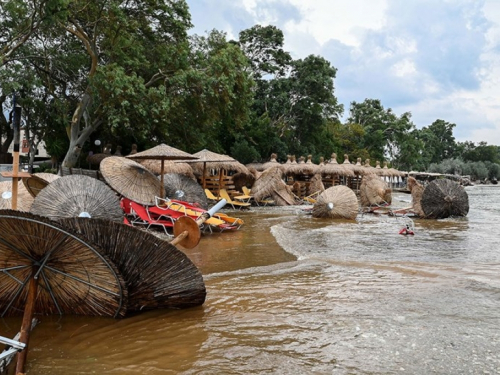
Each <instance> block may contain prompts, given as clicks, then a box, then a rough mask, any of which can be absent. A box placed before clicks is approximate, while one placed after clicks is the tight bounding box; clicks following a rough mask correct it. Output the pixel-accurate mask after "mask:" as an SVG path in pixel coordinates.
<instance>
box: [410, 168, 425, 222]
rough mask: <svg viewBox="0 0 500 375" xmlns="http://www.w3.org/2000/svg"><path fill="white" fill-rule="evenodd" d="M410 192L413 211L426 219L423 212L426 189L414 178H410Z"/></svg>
mask: <svg viewBox="0 0 500 375" xmlns="http://www.w3.org/2000/svg"><path fill="white" fill-rule="evenodd" d="M408 190H410V193H411V200H412V209H413V212H415V214H416V215H417V216H419V217H424V216H425V214H424V210H422V205H421V201H422V194H423V193H424V187H423V186H422V184H420V183H419V182H418V181H417V180H416V179H415V178H414V177H409V178H408Z"/></svg>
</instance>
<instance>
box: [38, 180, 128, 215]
mask: <svg viewBox="0 0 500 375" xmlns="http://www.w3.org/2000/svg"><path fill="white" fill-rule="evenodd" d="M30 211H31V213H33V214H35V215H40V216H47V217H49V218H51V219H53V220H57V219H61V218H66V217H87V218H89V217H91V218H96V219H97V218H101V219H108V220H114V221H118V222H121V221H122V220H123V210H122V209H121V207H120V200H119V199H118V196H117V195H116V194H115V192H114V191H113V190H111V189H110V188H109V187H108V186H107V185H106V184H105V183H104V182H102V181H99V180H97V179H95V178H92V177H89V176H85V175H69V176H64V177H61V178H59V179H57V180H55V181H54V182H52V183H50V184H49V185H48V186H47V187H46V188H45V189H43V190H42V191H41V192H40V193H39V194H38V195H37V196H36V198H35V201H34V202H33V204H32V206H31V210H30Z"/></svg>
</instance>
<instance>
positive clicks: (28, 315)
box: [16, 267, 38, 374]
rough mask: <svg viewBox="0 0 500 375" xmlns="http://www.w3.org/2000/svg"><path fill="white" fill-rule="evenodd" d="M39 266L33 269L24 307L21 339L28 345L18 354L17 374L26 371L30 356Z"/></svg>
mask: <svg viewBox="0 0 500 375" xmlns="http://www.w3.org/2000/svg"><path fill="white" fill-rule="evenodd" d="M36 270H37V267H34V268H33V270H32V271H31V272H32V274H31V279H30V282H29V289H28V300H27V302H26V307H25V308H24V315H23V322H22V324H21V332H20V333H21V335H20V337H19V341H20V342H22V343H24V344H26V347H25V348H24V349H23V350H22V351H21V352H19V353H18V354H17V364H16V374H23V373H24V365H25V364H26V357H27V356H28V341H29V338H30V331H31V322H32V320H33V314H34V313H35V302H36V294H37V289H38V278H35V274H36Z"/></svg>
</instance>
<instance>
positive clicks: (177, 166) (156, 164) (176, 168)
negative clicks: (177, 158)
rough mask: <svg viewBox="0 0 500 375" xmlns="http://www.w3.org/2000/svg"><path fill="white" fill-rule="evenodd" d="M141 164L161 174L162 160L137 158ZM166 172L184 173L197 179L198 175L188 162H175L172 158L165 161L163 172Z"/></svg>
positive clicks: (156, 173)
mask: <svg viewBox="0 0 500 375" xmlns="http://www.w3.org/2000/svg"><path fill="white" fill-rule="evenodd" d="M137 161H138V163H139V164H141V165H142V166H144V167H146V168H147V169H148V170H149V171H151V172H152V173H154V174H155V175H158V176H159V175H160V174H161V172H162V170H161V160H137ZM166 173H177V174H183V175H185V176H187V177H189V178H191V179H193V180H195V181H196V177H195V175H194V173H193V168H191V166H190V165H189V164H188V163H181V162H174V161H170V160H165V162H164V163H163V174H166Z"/></svg>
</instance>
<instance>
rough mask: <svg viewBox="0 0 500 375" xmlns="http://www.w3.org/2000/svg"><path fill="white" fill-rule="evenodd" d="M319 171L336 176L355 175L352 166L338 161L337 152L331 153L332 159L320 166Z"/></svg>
mask: <svg viewBox="0 0 500 375" xmlns="http://www.w3.org/2000/svg"><path fill="white" fill-rule="evenodd" d="M319 173H321V174H322V175H335V176H346V177H354V176H355V174H354V171H353V169H352V168H350V167H346V166H344V165H342V164H339V163H338V161H337V154H336V153H333V154H332V155H331V159H330V161H329V162H328V163H325V164H324V165H322V166H321V167H320V169H319Z"/></svg>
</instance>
